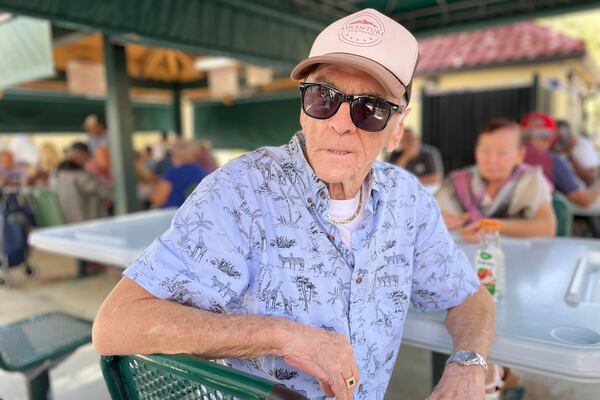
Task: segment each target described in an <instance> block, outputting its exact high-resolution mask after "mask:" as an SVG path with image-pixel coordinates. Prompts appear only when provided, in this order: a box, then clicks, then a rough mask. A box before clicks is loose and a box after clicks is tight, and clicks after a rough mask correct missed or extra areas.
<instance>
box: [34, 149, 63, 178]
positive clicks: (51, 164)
mask: <svg viewBox="0 0 600 400" xmlns="http://www.w3.org/2000/svg"><path fill="white" fill-rule="evenodd" d="M59 163H60V157H59V155H58V151H57V150H56V146H54V144H52V143H51V142H44V143H43V144H42V146H41V147H40V161H39V164H38V170H40V171H43V172H45V173H46V174H50V173H52V172H53V171H54V170H55V169H56V167H58V164H59Z"/></svg>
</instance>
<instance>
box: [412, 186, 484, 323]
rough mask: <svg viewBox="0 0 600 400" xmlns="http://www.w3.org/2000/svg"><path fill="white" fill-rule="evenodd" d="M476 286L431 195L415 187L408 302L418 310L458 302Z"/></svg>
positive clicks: (469, 268)
mask: <svg viewBox="0 0 600 400" xmlns="http://www.w3.org/2000/svg"><path fill="white" fill-rule="evenodd" d="M478 287H479V279H478V278H477V276H476V274H475V271H474V269H473V267H472V266H471V263H470V262H469V261H468V260H467V258H466V256H465V254H464V253H463V251H462V250H461V249H460V248H459V247H458V246H457V245H456V243H454V240H453V239H452V238H451V237H450V234H449V233H448V230H447V229H446V225H445V224H444V221H443V220H442V217H441V214H440V210H439V208H438V206H437V204H436V202H435V200H434V199H433V197H432V196H431V195H430V194H429V193H428V192H427V191H425V190H420V191H419V203H418V206H417V231H416V240H415V253H414V264H413V277H412V293H411V302H412V304H413V306H414V307H415V308H416V309H417V310H418V311H434V310H440V309H448V308H451V307H454V306H457V305H459V304H461V303H462V302H463V301H464V300H465V299H466V298H467V297H468V296H470V295H471V294H473V293H474V292H475V291H476V290H477V288H478Z"/></svg>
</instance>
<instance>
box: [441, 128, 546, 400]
mask: <svg viewBox="0 0 600 400" xmlns="http://www.w3.org/2000/svg"><path fill="white" fill-rule="evenodd" d="M524 157H525V145H524V141H523V136H522V134H521V129H520V127H519V124H518V123H516V122H514V121H510V120H506V119H493V120H491V121H489V122H488V123H486V124H485V125H484V127H483V128H482V129H481V131H480V133H479V136H478V137H477V143H476V145H475V160H476V165H474V166H472V167H468V168H464V169H461V170H458V171H454V172H452V173H451V174H450V176H449V177H448V178H447V179H446V180H445V181H444V184H443V185H442V187H441V189H440V190H439V191H438V192H437V194H436V200H437V201H438V203H439V205H440V209H441V210H442V216H443V218H444V222H445V223H446V226H447V227H448V229H449V230H454V229H458V232H459V233H460V234H461V236H462V237H463V239H464V240H465V241H467V242H478V241H479V221H480V220H481V219H483V218H486V219H494V220H497V221H498V222H500V234H501V235H506V236H516V237H535V236H555V234H556V217H555V215H554V211H553V209H552V204H551V193H550V187H549V185H548V183H547V182H546V180H545V178H544V175H543V173H542V171H541V169H540V168H539V167H532V166H528V165H526V164H524V163H523V158H524ZM488 368H489V371H490V373H491V374H492V376H493V380H492V381H491V382H490V381H488V382H487V385H486V400H491V399H499V398H500V394H501V389H502V388H504V387H505V386H506V387H514V386H516V385H517V383H518V380H519V378H518V375H517V374H516V373H515V372H514V371H513V370H511V369H508V368H505V367H502V366H500V365H496V364H492V363H489V364H488Z"/></svg>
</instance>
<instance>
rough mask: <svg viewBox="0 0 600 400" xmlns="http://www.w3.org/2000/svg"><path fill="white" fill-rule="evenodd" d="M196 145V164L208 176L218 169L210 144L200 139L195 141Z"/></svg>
mask: <svg viewBox="0 0 600 400" xmlns="http://www.w3.org/2000/svg"><path fill="white" fill-rule="evenodd" d="M197 144H198V148H197V149H198V150H197V153H196V164H198V166H199V167H200V168H202V169H203V170H204V171H206V173H207V174H210V173H211V172H213V171H214V170H216V169H217V168H219V164H218V163H217V160H216V158H215V156H214V154H213V149H212V143H210V141H209V140H206V139H201V140H198V141H197Z"/></svg>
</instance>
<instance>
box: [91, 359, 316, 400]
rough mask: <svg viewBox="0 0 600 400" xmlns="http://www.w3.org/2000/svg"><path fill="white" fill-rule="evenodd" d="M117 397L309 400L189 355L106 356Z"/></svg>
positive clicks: (107, 375)
mask: <svg viewBox="0 0 600 400" xmlns="http://www.w3.org/2000/svg"><path fill="white" fill-rule="evenodd" d="M101 366H102V373H103V374H104V380H105V381H106V385H107V386H108V391H109V392H110V395H111V397H112V399H113V400H145V399H148V400H150V399H156V400H159V399H160V400H180V399H185V400H191V399H198V400H236V399H237V400H258V399H264V400H267V399H268V400H308V399H307V397H305V396H303V395H302V394H300V393H298V392H295V391H293V390H291V389H289V388H288V387H286V386H284V385H282V384H279V383H275V382H271V381H268V380H266V379H262V378H258V377H256V376H253V375H250V374H247V373H244V372H241V371H237V370H235V369H232V368H227V367H225V366H223V365H220V364H216V363H214V362H210V361H206V360H204V359H201V358H199V357H194V356H191V355H186V354H178V355H164V354H154V355H139V354H138V355H132V356H103V357H102V359H101Z"/></svg>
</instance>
